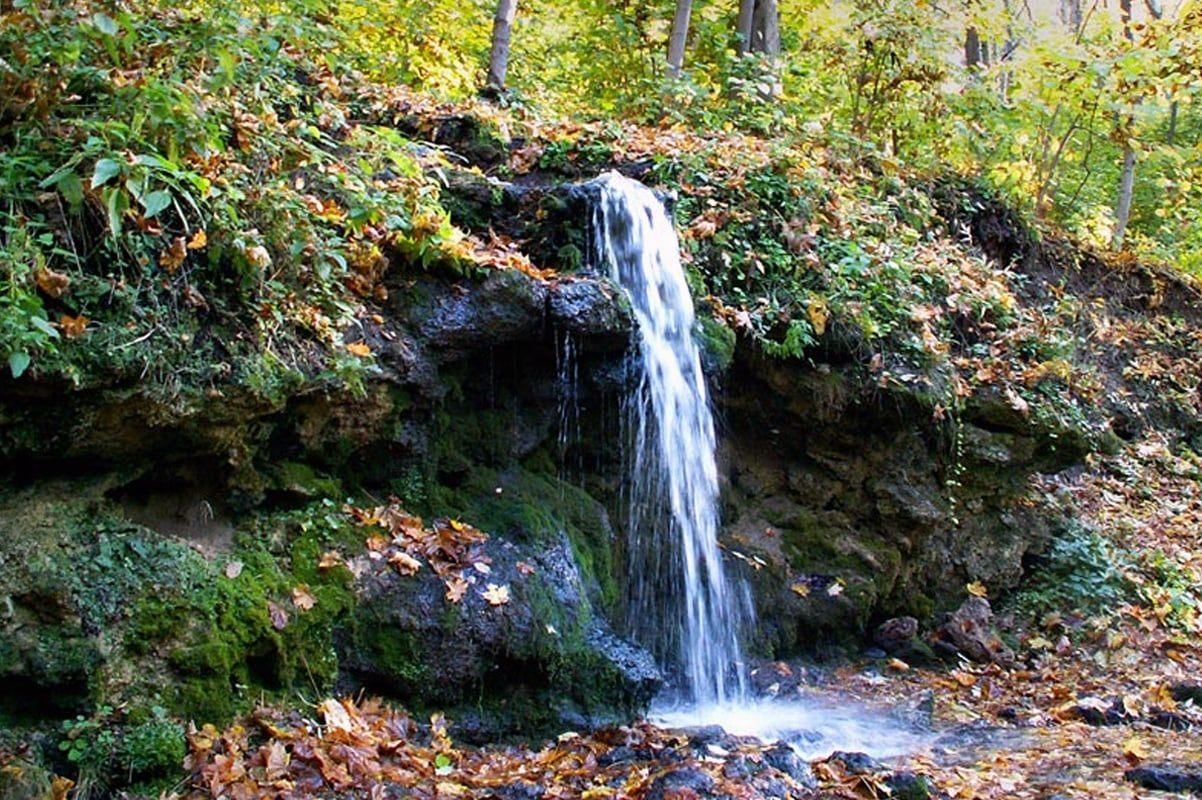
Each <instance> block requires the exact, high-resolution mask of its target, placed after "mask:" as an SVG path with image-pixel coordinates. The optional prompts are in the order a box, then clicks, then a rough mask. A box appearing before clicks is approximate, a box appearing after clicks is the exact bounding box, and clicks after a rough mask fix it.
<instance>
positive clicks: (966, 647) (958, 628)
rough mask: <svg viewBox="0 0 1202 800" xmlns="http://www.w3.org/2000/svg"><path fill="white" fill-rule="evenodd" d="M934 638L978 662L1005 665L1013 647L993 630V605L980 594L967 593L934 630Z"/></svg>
mask: <svg viewBox="0 0 1202 800" xmlns="http://www.w3.org/2000/svg"><path fill="white" fill-rule="evenodd" d="M934 636H935V641H936V642H942V643H944V644H947V645H950V646H951V647H952V648H954V652H956V653H959V654H962V655H963V656H964V657H965V658H968V659H970V660H972V661H976V662H978V663H982V664H988V663H990V662H992V663H996V664H1000V665H1002V666H1004V667H1009V666H1012V665H1013V664H1014V651H1013V650H1011V649H1010V648H1009V647H1007V646H1006V644H1005V642H1003V641H1002V640H1001V639H1000V638H999V637H998V635H997V633H996V632H994V630H993V609H992V608H990V606H989V601H988V600H986V599H985V598H984V597H970V598H968V599H967V600H965V601H964V603H963V604H962V605H961V606H960V607H959V608H958V609H956V610H955V611H953V612H952V613H951V614H950V615H949V616H948V618H947V621H946V622H944V624H943V625H941V626H939V628H938V629H937V630H936V631H935V634H934Z"/></svg>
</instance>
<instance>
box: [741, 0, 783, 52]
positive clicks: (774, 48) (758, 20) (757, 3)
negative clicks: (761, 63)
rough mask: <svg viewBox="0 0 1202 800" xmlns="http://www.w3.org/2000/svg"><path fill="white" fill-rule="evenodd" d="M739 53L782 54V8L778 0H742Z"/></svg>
mask: <svg viewBox="0 0 1202 800" xmlns="http://www.w3.org/2000/svg"><path fill="white" fill-rule="evenodd" d="M736 32H737V34H738V38H739V42H738V53H739V55H745V54H747V53H763V54H764V55H766V56H768V57H770V58H772V59H775V58H776V57H777V56H778V55H780V9H779V8H778V7H777V4H776V0H740V2H739V21H738V28H737V31H736Z"/></svg>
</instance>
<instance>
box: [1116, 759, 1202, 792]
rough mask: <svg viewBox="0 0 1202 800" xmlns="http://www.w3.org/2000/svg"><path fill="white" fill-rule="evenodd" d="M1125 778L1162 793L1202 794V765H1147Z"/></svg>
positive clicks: (1135, 769) (1126, 774)
mask: <svg viewBox="0 0 1202 800" xmlns="http://www.w3.org/2000/svg"><path fill="white" fill-rule="evenodd" d="M1123 777H1124V778H1126V779H1127V780H1129V781H1131V782H1132V783H1134V784H1137V785H1138V786H1142V787H1143V788H1145V789H1155V790H1157V791H1161V792H1202V765H1190V766H1180V765H1177V764H1145V765H1143V766H1139V767H1135V768H1134V769H1129V770H1127V771H1126V772H1124V773H1123Z"/></svg>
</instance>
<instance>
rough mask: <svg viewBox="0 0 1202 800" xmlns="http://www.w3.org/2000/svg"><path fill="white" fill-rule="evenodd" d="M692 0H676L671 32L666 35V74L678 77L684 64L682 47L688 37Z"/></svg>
mask: <svg viewBox="0 0 1202 800" xmlns="http://www.w3.org/2000/svg"><path fill="white" fill-rule="evenodd" d="M692 12H693V0H676V16H675V17H673V18H672V34H671V35H670V36H669V37H668V75H669V76H671V77H673V78H679V77H680V69H681V67H683V66H684V48H685V43H686V42H687V41H688V39H689V15H690V14H692Z"/></svg>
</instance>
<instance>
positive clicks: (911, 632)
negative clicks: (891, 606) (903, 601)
mask: <svg viewBox="0 0 1202 800" xmlns="http://www.w3.org/2000/svg"><path fill="white" fill-rule="evenodd" d="M917 635H918V620H916V619H914V617H894V618H893V619H888V620H885V621H884V622H882V623H881V624H880V625H878V626H877V629H876V631H875V632H874V633H873V634H872V641H874V642H876V644H877V645H878V646H879V647H880V648H881V649H882V650H884V651H885V652H887V653H892V652H893V651H894V650H896V649H897V648H899V647H901V646H902V645H903V644H905V643H906V642H909V641H910V640H911V639H913V638H914V637H915V636H917Z"/></svg>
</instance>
